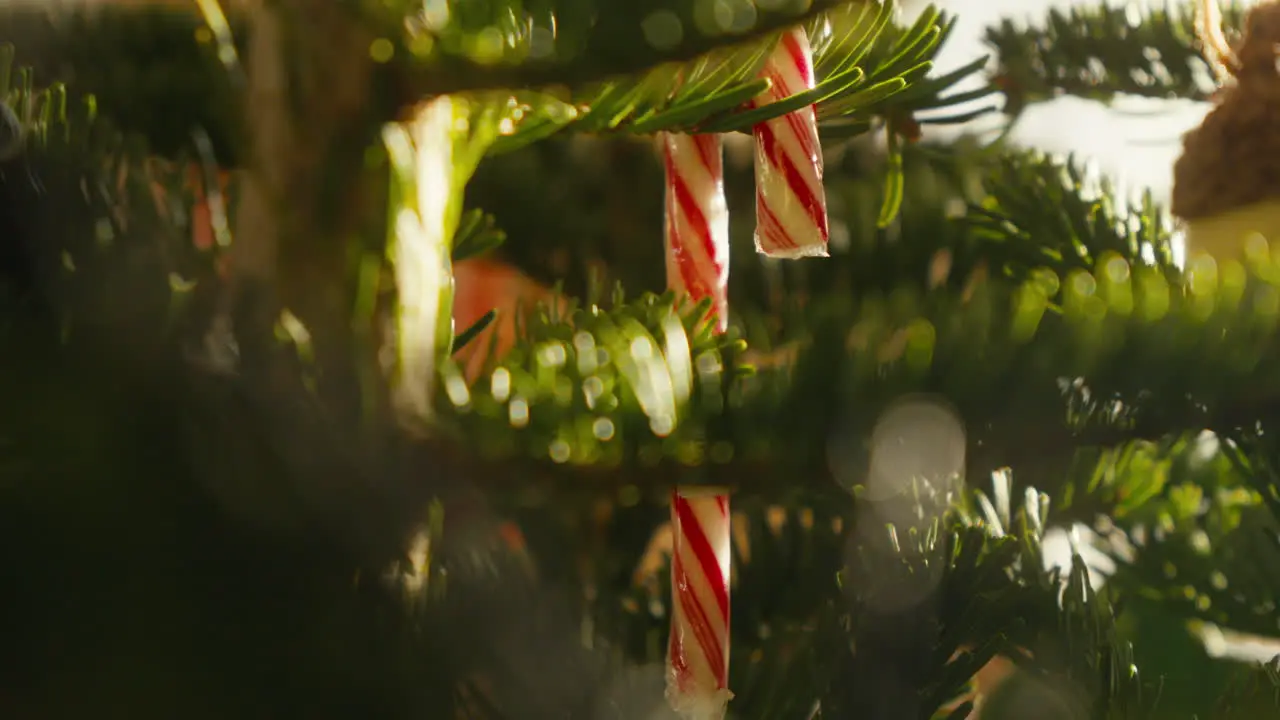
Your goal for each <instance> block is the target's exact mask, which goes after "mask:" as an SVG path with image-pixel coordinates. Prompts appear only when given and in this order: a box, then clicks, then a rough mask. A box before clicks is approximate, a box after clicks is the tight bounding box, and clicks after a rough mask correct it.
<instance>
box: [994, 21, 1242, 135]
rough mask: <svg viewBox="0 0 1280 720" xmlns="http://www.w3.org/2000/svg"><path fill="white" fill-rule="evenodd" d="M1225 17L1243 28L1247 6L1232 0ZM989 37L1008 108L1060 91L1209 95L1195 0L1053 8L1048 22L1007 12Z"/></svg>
mask: <svg viewBox="0 0 1280 720" xmlns="http://www.w3.org/2000/svg"><path fill="white" fill-rule="evenodd" d="M1223 16H1224V17H1223V19H1224V22H1225V24H1226V25H1227V27H1228V28H1241V27H1242V23H1243V19H1244V7H1243V6H1242V5H1241V4H1239V3H1235V2H1233V3H1230V4H1228V5H1227V7H1226V8H1225V9H1224V12H1223ZM986 40H987V44H988V45H990V46H991V47H992V48H993V49H994V50H995V53H996V57H997V59H998V65H997V69H996V71H995V82H996V83H997V84H998V85H999V86H1000V87H1001V88H1002V89H1003V90H1004V92H1005V95H1006V96H1007V98H1008V106H1007V107H1006V112H1009V113H1012V114H1015V115H1016V114H1018V113H1019V112H1021V111H1022V109H1023V108H1025V107H1026V106H1027V105H1029V104H1031V103H1036V102H1043V101H1045V100H1050V99H1053V98H1055V97H1058V96H1060V95H1064V94H1065V95H1075V96H1079V97H1084V98H1091V99H1096V100H1103V101H1110V100H1111V99H1113V98H1114V97H1115V96H1116V95H1118V94H1128V95H1138V96H1142V97H1152V98H1185V99H1190V100H1207V99H1208V98H1209V97H1210V96H1211V95H1212V94H1213V92H1214V90H1215V83H1214V80H1213V73H1212V65H1211V63H1210V61H1209V59H1208V58H1207V57H1206V56H1205V55H1204V53H1203V52H1202V51H1201V49H1200V48H1199V44H1198V41H1197V40H1196V32H1195V19H1194V14H1193V11H1192V3H1190V2H1186V0H1182V2H1181V4H1180V5H1179V6H1178V7H1176V8H1175V7H1167V8H1165V9H1159V8H1149V9H1138V8H1135V7H1107V6H1102V5H1099V6H1097V7H1089V8H1080V7H1072V8H1070V9H1069V10H1066V11H1062V10H1052V11H1050V13H1049V17H1048V19H1047V22H1046V24H1045V26H1044V27H1035V26H1032V27H1021V26H1019V25H1017V24H1015V23H1014V22H1013V21H1010V20H1005V21H1004V22H1002V23H1001V24H1000V26H999V27H995V28H991V29H989V30H988V31H987V35H986Z"/></svg>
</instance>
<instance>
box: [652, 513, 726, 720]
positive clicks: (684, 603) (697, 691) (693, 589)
mask: <svg viewBox="0 0 1280 720" xmlns="http://www.w3.org/2000/svg"><path fill="white" fill-rule="evenodd" d="M671 529H672V536H673V542H672V552H671V593H672V595H673V597H672V603H671V605H672V608H671V640H670V642H669V643H668V647H667V700H668V701H669V702H670V703H671V707H672V708H673V709H674V710H675V711H676V712H678V713H680V714H681V715H682V716H684V717H686V718H689V719H690V720H720V718H723V717H724V713H725V706H726V705H727V704H728V702H729V700H730V698H732V697H733V693H731V692H729V563H730V549H731V542H732V540H731V538H732V534H731V531H732V528H731V520H730V517H729V496H728V495H727V494H726V493H725V492H724V491H723V490H718V489H713V488H680V489H678V490H677V491H676V492H674V493H672V496H671Z"/></svg>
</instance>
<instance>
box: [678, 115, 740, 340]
mask: <svg viewBox="0 0 1280 720" xmlns="http://www.w3.org/2000/svg"><path fill="white" fill-rule="evenodd" d="M662 161H663V165H664V166H665V167H666V171H667V185H666V188H667V192H666V214H667V216H666V232H665V235H666V244H667V285H668V286H669V287H670V288H671V289H672V290H675V291H676V292H680V293H688V295H689V296H690V297H691V298H692V299H693V301H694V302H698V301H701V300H702V299H703V298H711V300H712V303H711V312H712V314H714V315H715V316H716V322H717V327H718V329H720V330H721V331H723V330H724V329H725V327H726V326H727V325H726V324H727V322H728V319H729V296H728V284H729V207H728V205H727V204H726V203H725V199H724V150H723V147H722V141H721V138H720V136H719V135H681V134H677V133H663V135H662Z"/></svg>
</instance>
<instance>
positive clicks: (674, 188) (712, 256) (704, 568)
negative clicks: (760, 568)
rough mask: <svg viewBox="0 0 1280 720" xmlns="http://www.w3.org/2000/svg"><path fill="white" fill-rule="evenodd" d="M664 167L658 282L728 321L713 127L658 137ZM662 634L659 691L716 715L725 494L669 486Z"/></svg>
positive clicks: (702, 715) (724, 662)
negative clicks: (666, 627)
mask: <svg viewBox="0 0 1280 720" xmlns="http://www.w3.org/2000/svg"><path fill="white" fill-rule="evenodd" d="M662 156H663V164H664V166H665V167H666V173H667V184H666V231H665V236H666V249H667V256H666V257H667V284H668V286H669V287H670V288H671V289H673V290H675V291H677V292H684V293H687V294H688V295H689V296H690V297H691V298H692V299H693V300H694V301H695V302H697V301H701V300H702V299H704V298H711V300H712V305H711V313H712V314H713V315H714V316H715V321H716V329H717V330H719V331H721V332H723V331H724V329H725V328H726V326H727V320H728V309H729V307H728V294H727V286H728V280H729V210H728V206H727V204H726V203H725V197H724V164H723V148H722V141H721V138H720V136H718V135H677V134H671V133H667V134H664V135H663V136H662ZM671 527H672V535H673V538H672V555H671V593H672V598H671V600H672V602H671V636H670V642H669V644H668V649H667V700H668V701H669V702H670V703H671V707H672V708H673V709H675V710H676V711H677V712H679V713H680V714H681V715H683V716H684V717H686V718H690V719H691V720H719V718H723V717H724V713H725V705H726V704H727V703H728V702H729V698H731V697H732V696H733V694H732V693H730V692H729V689H728V685H729V677H728V676H729V562H730V546H731V527H730V517H729V496H728V494H727V493H726V492H725V491H723V490H714V489H703V488H687V487H681V488H677V489H676V490H675V492H673V493H672V494H671Z"/></svg>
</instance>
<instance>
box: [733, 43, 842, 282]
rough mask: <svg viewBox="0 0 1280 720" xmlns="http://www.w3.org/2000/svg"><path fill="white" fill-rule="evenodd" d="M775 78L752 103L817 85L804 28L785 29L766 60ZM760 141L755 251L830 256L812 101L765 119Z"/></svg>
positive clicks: (763, 102)
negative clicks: (780, 114) (788, 111)
mask: <svg viewBox="0 0 1280 720" xmlns="http://www.w3.org/2000/svg"><path fill="white" fill-rule="evenodd" d="M761 77H764V78H766V79H768V80H769V81H770V83H771V84H770V87H769V89H768V90H766V91H764V92H763V93H761V94H760V95H759V96H758V97H756V98H755V100H753V101H752V103H753V105H756V106H761V105H767V104H769V103H771V102H775V101H777V100H782V99H784V98H788V97H791V96H792V95H795V94H797V93H801V92H804V91H806V90H811V89H812V88H813V87H814V76H813V51H812V49H810V47H809V36H808V35H807V34H805V31H804V28H802V27H795V28H792V29H791V30H788V31H786V32H785V33H783V35H782V38H781V40H779V41H778V47H777V48H775V49H774V51H773V53H772V54H771V55H770V56H769V59H768V60H767V61H766V62H765V66H764V69H763V70H762V71H761ZM752 134H753V135H754V136H755V140H756V166H755V170H756V172H755V175H756V250H758V251H759V252H761V253H763V254H765V255H768V256H769V257H776V258H802V257H826V256H827V236H828V231H827V197H826V193H825V191H824V190H823V187H822V170H823V166H822V146H821V144H820V143H819V140H818V119H817V115H816V114H815V112H814V109H813V106H812V105H810V106H807V107H803V108H800V109H799V110H796V111H794V112H790V113H787V114H786V115H783V116H782V117H778V118H774V119H772V120H766V121H765V122H762V123H760V124H758V125H756V126H755V127H754V128H753V129H752Z"/></svg>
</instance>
